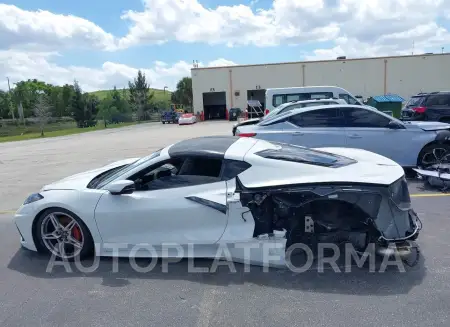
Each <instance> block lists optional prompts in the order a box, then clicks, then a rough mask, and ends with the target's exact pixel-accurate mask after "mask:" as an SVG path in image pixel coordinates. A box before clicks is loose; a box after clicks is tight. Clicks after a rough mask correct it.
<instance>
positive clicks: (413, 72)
mask: <svg viewBox="0 0 450 327" xmlns="http://www.w3.org/2000/svg"><path fill="white" fill-rule="evenodd" d="M191 75H192V88H193V106H194V112H195V113H197V112H199V113H202V112H203V114H204V117H205V119H206V120H208V119H225V117H226V111H227V110H229V109H230V108H241V109H244V108H246V107H247V101H248V100H259V101H260V102H261V104H262V105H263V106H264V102H265V101H264V98H265V96H264V95H265V90H266V89H267V88H279V87H296V86H297V87H298V86H320V85H330V86H331V85H332V86H339V87H342V88H344V89H346V90H348V91H349V92H350V93H352V94H353V95H355V96H357V95H361V96H362V97H364V98H368V97H370V96H374V95H383V94H389V93H392V94H397V95H400V96H401V97H403V98H408V97H410V96H411V95H413V94H416V93H419V92H432V91H442V90H449V89H450V53H443V54H423V55H409V56H396V57H378V58H358V59H346V58H345V57H339V58H338V59H336V60H324V61H304V62H286V63H276V64H275V63H273V64H261V65H239V66H227V67H209V68H192V70H191Z"/></svg>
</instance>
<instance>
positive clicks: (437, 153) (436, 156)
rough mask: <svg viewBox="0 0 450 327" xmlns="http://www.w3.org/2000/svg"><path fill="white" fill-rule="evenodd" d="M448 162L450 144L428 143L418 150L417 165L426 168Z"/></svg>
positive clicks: (449, 160)
mask: <svg viewBox="0 0 450 327" xmlns="http://www.w3.org/2000/svg"><path fill="white" fill-rule="evenodd" d="M441 163H450V145H448V144H430V145H427V146H426V147H424V148H423V149H422V151H420V153H419V158H418V160H417V165H418V166H419V167H422V168H427V167H430V166H432V165H436V164H441Z"/></svg>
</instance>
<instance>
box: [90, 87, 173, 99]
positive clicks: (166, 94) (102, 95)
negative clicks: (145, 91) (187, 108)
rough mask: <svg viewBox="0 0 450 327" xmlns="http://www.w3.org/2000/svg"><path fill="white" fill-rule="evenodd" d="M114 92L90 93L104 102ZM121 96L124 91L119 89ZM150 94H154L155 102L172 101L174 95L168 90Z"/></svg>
mask: <svg viewBox="0 0 450 327" xmlns="http://www.w3.org/2000/svg"><path fill="white" fill-rule="evenodd" d="M111 91H112V90H100V91H94V92H90V94H92V95H95V96H96V97H97V98H98V99H99V100H103V99H105V98H106V96H107V95H108V93H109V92H111ZM118 91H119V92H120V94H121V95H122V90H120V89H118ZM150 92H153V99H154V100H155V101H158V102H159V101H170V96H171V95H172V92H170V91H168V90H166V92H164V90H159V89H150Z"/></svg>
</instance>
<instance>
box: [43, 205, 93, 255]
mask: <svg viewBox="0 0 450 327" xmlns="http://www.w3.org/2000/svg"><path fill="white" fill-rule="evenodd" d="M35 232H36V236H37V241H38V242H39V245H40V248H41V249H42V250H44V251H45V252H47V253H49V254H51V255H54V256H55V257H56V258H57V259H64V260H74V259H84V258H85V257H87V256H90V255H92V254H93V252H94V243H93V240H92V236H91V234H90V232H89V230H88V228H87V227H86V225H85V224H84V223H83V222H82V220H81V219H80V218H79V217H78V216H77V215H75V214H74V213H72V212H70V211H68V210H65V209H62V208H51V209H48V210H46V211H44V212H43V213H42V214H41V215H40V216H39V218H38V220H37V223H36V230H35Z"/></svg>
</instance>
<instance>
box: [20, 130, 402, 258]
mask: <svg viewBox="0 0 450 327" xmlns="http://www.w3.org/2000/svg"><path fill="white" fill-rule="evenodd" d="M283 146H285V145H283ZM281 148H282V147H281V145H279V144H273V143H269V142H266V141H263V140H256V139H252V138H233V137H206V138H198V139H192V140H186V141H182V142H179V143H176V144H173V145H170V146H168V147H166V148H164V149H162V150H160V151H159V152H156V153H154V154H152V155H151V156H149V157H145V158H141V159H139V160H138V161H136V158H134V159H127V160H123V161H119V162H115V163H113V164H110V165H107V166H104V167H101V168H99V169H95V170H90V171H87V172H84V173H80V174H76V175H73V176H70V177H67V178H65V179H62V180H60V181H57V182H55V183H52V184H49V185H46V186H44V187H43V188H42V189H41V191H40V192H39V194H41V195H42V198H41V199H39V200H37V201H34V202H32V203H28V204H24V205H22V206H21V207H20V208H19V209H18V211H17V212H16V215H15V219H14V220H15V223H16V225H17V228H18V230H19V232H20V235H21V244H22V246H23V247H25V248H27V249H29V250H33V251H37V250H40V249H38V248H39V246H38V245H37V243H36V237H37V236H36V235H37V234H36V233H37V232H36V227H35V226H34V223H35V222H36V219H37V218H38V217H39V216H40V213H42V212H44V211H45V210H46V209H49V208H61V209H64V210H68V211H70V212H71V213H73V214H75V215H76V216H78V217H79V218H80V219H81V220H82V222H83V223H84V224H85V225H86V227H87V229H88V230H89V232H90V234H91V235H92V239H93V243H94V244H95V253H96V255H99V256H120V257H149V256H157V257H176V258H179V257H186V256H190V257H203V258H216V257H217V255H218V254H217V253H218V249H220V247H221V246H223V245H226V246H228V249H229V251H230V253H231V256H232V259H233V260H235V261H241V262H242V261H243V260H248V257H247V256H246V252H245V251H244V248H246V247H255V250H252V251H253V252H252V254H251V262H252V263H255V264H270V265H276V266H278V265H285V250H286V249H285V247H286V237H285V233H282V232H280V231H276V232H274V235H273V236H270V237H266V238H264V237H262V236H264V235H257V236H255V235H254V233H255V228H256V227H257V226H255V222H256V220H255V217H254V216H253V213H252V211H251V210H249V207H247V206H245V205H243V202H242V201H243V198H242V197H243V196H244V194H246V195H245V196H247V195H248V190H250V189H258V188H274V189H276V188H279V187H280V186H283V187H286V186H289V187H299V185H300V186H302V185H303V186H307V185H311V184H317V185H323V184H324V183H325V184H326V183H329V184H330V183H331V184H336V183H337V184H339V183H341V184H343V185H346V186H345V187H344V188H343V189H340V192H348V190H349V189H352V186H351V185H354V184H355V185H369V184H370V185H372V186H373V187H375V188H377V187H379V188H382V189H383V190H384V189H387V188H388V187H390V185H392V184H393V183H394V182H395V183H397V181H399V180H401V179H402V177H403V176H404V172H403V169H402V168H401V167H400V166H399V165H397V164H396V163H395V162H393V161H392V160H389V159H387V158H385V157H382V156H379V155H377V154H374V153H370V152H367V151H364V150H357V149H347V148H327V149H323V150H324V151H326V152H328V154H325V156H326V157H327V158H328V156H329V155H330V156H332V158H335V157H334V156H333V154H336V155H338V157H339V156H346V157H347V158H345V157H342V160H343V161H342V162H343V163H344V164H343V165H342V166H336V167H334V168H330V167H325V166H320V165H315V164H309V163H301V162H292V161H284V160H273V159H268V158H265V157H263V156H261V155H260V154H261V153H265V152H264V151H269V152H270V151H278V150H279V149H281ZM299 149H300V150H301V151H304V149H305V148H299ZM306 150H307V151H310V149H306ZM261 151H262V152H261ZM308 153H309V152H308ZM314 153H315V152H314ZM319 155H321V154H320V153H319ZM201 156H213V158H218V160H222V162H223V165H228V164H230V166H222V170H221V176H222V177H220V178H219V179H218V180H217V181H213V182H211V181H210V182H208V183H204V184H202V183H197V184H195V185H183V186H182V187H169V188H161V189H153V190H152V189H151V188H149V189H145V190H135V191H134V192H131V193H127V194H114V191H113V190H115V188H117V187H122V186H123V185H125V184H127V183H130V180H128V179H133V178H134V177H132V176H138V175H139V173H141V172H143V171H144V172H146V171H147V170H146V169H150V168H151V171H153V168H154V167H157V170H158V169H160V168H162V167H164V166H165V165H166V164H164V163H166V162H167V161H170V160H172V159H173V158H185V159H183V160H184V161H183V162H184V163H183V165H182V166H181V168H180V169H179V170H178V171H177V173H176V175H171V176H165V177H164V178H166V179H167V180H169V179H172V180H176V179H177V178H181V179H183V178H187V177H189V178H191V177H193V175H189V173H187V175H183V174H182V173H181V172H182V171H183V169H184V167H185V165H186V162H187V161H188V159H189V158H191V157H192V158H199V157H201ZM186 158H187V159H186ZM339 158H341V157H339ZM349 158H351V159H349ZM208 160H209V159H208ZM339 160H341V159H339ZM193 162H195V161H193ZM349 162H350V163H349ZM231 163H232V164H233V165H237V166H239V165H240V164H242V163H244V164H245V167H246V168H245V169H242V171H241V170H238V171H237V172H238V173H237V175H236V176H232V175H227V176H229V177H226V178H225V177H224V176H225V175H226V174H232V173H231V170H230V173H225V170H226V169H225V168H224V167H232V166H231ZM130 164H131V165H130ZM163 164H164V165H163ZM123 165H130V166H125V167H124V168H123V169H124V171H125V172H121V173H118V175H117V174H116V175H115V176H114V175H113V176H112V177H109V179H110V180H109V181H108V178H106V180H107V181H106V182H105V181H103V183H106V184H105V185H102V182H101V180H99V182H100V184H97V185H96V186H95V187H94V186H92V187H89V188H88V185H89V184H92V183H93V181H94V180H95V178H96V177H97V176H99V174H101V173H103V172H107V171H109V170H110V169H112V168H115V167H122V166H123ZM161 165H162V166H161ZM188 166H189V165H188ZM149 167H150V168H149ZM158 167H159V168H158ZM227 169H228V168H227ZM230 169H231V168H230ZM233 169H234V168H233ZM136 174H137V175H136ZM157 174H158V173H156V175H155V176H154V178H155V179H153V180H151V181H150V182H149V184H145V185H147V186H148V185H153V184H154V183H159V181H160V180H161V179H162V177H161V178H158V177H157V176H158V175H157ZM145 176H147V175H145ZM152 176H153V175H152ZM230 176H231V177H230ZM268 176H270V177H268ZM139 178H141V177H139ZM208 178H209V177H208ZM211 178H212V177H211ZM139 181H140V182H141V180H139ZM135 183H136V184H137V183H138V182H137V181H135ZM152 183H153V184H152ZM238 184H239V185H238ZM92 185H94V184H92ZM100 185H102V186H100ZM121 185H122V186H121ZM143 185H144V184H143ZM147 186H146V187H147ZM361 187H362V186H356V187H353V189H352V192H360V191H361ZM244 188H245V190H244ZM383 192H384V191H383ZM336 194H337V193H336ZM381 219H384V218H381ZM402 219H403V218H402ZM380 228H381V227H380ZM383 228H384V227H383ZM388 229H389V228H388V227H386V229H385V231H386V233H388V234H389V233H392V231H389V230H388ZM383 233H384V232H383ZM388 234H383V235H384V236H386V238H389V235H388ZM264 244H271V245H274V244H275V245H276V247H277V250H276V251H275V252H271V257H270V258H271V259H270V262H269V263H267V262H266V261H267V260H266V259H265V257H264V251H266V250H265V249H263V248H262V245H264ZM192 246H193V247H195V249H194V250H192V251H191V252H190V249H191V247H192ZM149 248H150V249H151V251H150V252H149Z"/></svg>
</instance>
